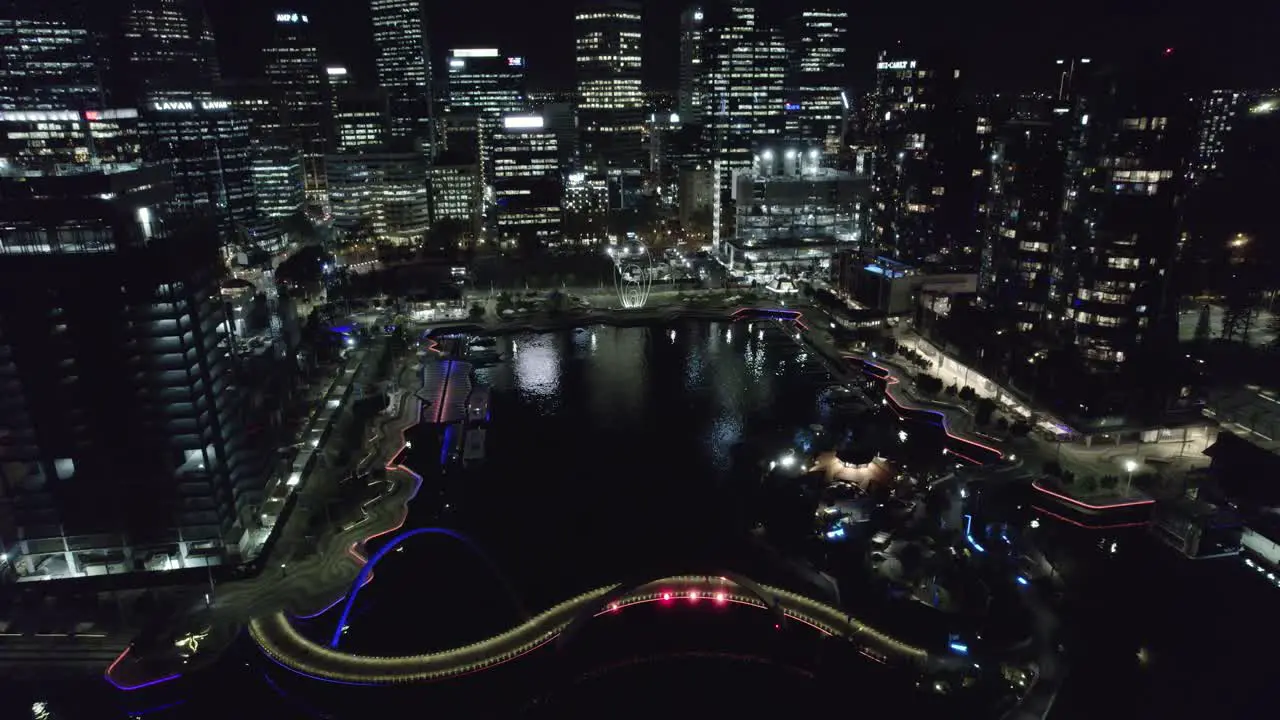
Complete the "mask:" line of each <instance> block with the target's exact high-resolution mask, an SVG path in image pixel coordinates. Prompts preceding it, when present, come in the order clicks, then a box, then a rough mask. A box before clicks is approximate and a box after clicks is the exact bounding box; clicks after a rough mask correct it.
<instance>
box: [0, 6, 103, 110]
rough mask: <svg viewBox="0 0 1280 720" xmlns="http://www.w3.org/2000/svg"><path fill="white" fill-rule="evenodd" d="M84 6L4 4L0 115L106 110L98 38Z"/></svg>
mask: <svg viewBox="0 0 1280 720" xmlns="http://www.w3.org/2000/svg"><path fill="white" fill-rule="evenodd" d="M84 10H85V8H84V6H83V5H78V4H73V3H66V2H60V3H52V2H48V1H47V0H8V1H7V2H5V3H4V4H3V5H0V47H2V48H4V51H3V52H2V53H0V110H87V109H94V108H102V107H106V106H107V100H106V98H104V97H103V88H102V83H101V77H100V75H99V70H100V68H99V63H98V57H99V56H100V55H101V48H100V43H99V42H98V37H97V35H96V34H95V33H94V32H92V28H91V25H90V21H89V18H88V17H86V13H85V12H84Z"/></svg>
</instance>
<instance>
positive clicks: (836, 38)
mask: <svg viewBox="0 0 1280 720" xmlns="http://www.w3.org/2000/svg"><path fill="white" fill-rule="evenodd" d="M787 34H788V38H787V45H788V48H787V49H788V52H789V54H790V57H789V68H788V70H789V72H788V76H787V137H788V138H808V139H812V140H815V141H817V142H819V143H822V144H823V146H824V150H826V151H827V152H831V153H836V152H839V151H840V145H841V140H842V139H843V138H844V135H845V130H846V122H845V117H846V115H847V108H846V105H847V103H848V93H847V92H846V91H845V83H846V82H847V77H848V55H849V38H848V35H849V13H848V11H846V10H835V9H830V10H804V11H801V12H800V13H798V14H796V15H794V16H793V17H792V18H791V20H790V22H789V24H788V26H787Z"/></svg>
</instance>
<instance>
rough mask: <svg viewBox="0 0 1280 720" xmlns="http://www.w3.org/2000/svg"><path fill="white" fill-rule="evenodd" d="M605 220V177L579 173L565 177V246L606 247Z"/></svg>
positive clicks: (606, 192)
mask: <svg viewBox="0 0 1280 720" xmlns="http://www.w3.org/2000/svg"><path fill="white" fill-rule="evenodd" d="M608 216H609V179H608V177H606V176H604V175H588V174H586V173H584V172H580V171H574V172H570V173H567V174H566V175H565V183H564V216H563V219H562V221H561V226H562V228H563V233H564V241H565V243H566V244H574V245H579V246H582V247H588V246H592V245H601V244H603V243H605V241H606V239H607V237H608V231H609V223H608Z"/></svg>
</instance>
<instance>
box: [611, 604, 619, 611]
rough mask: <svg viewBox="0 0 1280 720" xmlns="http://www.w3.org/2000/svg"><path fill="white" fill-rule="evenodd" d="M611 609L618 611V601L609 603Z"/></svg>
mask: <svg viewBox="0 0 1280 720" xmlns="http://www.w3.org/2000/svg"><path fill="white" fill-rule="evenodd" d="M609 609H610V610H614V611H616V610H617V609H618V603H609Z"/></svg>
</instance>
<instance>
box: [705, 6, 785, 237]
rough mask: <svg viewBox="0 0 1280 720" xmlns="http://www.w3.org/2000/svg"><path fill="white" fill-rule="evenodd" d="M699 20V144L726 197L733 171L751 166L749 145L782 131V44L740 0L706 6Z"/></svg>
mask: <svg viewBox="0 0 1280 720" xmlns="http://www.w3.org/2000/svg"><path fill="white" fill-rule="evenodd" d="M704 22H705V24H704V27H703V38H704V55H703V59H702V60H703V64H704V65H705V66H706V70H705V72H706V85H705V94H704V96H703V111H702V122H703V133H704V143H705V147H706V150H707V152H708V153H709V154H710V157H711V158H712V160H713V161H714V163H715V168H714V169H715V172H716V175H717V177H718V184H719V188H720V190H721V195H729V194H730V193H731V191H732V190H733V188H734V183H733V182H732V178H733V176H734V174H736V173H741V172H747V171H749V170H750V169H751V166H752V162H753V158H754V155H755V149H756V148H757V147H760V146H763V145H767V144H770V143H773V142H776V141H777V140H778V136H780V135H781V134H782V132H783V130H784V112H785V108H786V100H787V98H786V76H787V48H786V45H785V43H784V42H783V37H782V33H781V32H779V31H778V30H777V29H776V28H771V27H767V26H765V25H764V24H763V23H762V22H761V20H760V18H759V13H758V11H757V9H756V7H755V5H754V4H753V3H751V2H748V1H746V0H727V1H726V2H719V3H715V4H712V5H709V6H708V7H706V8H705V9H704ZM724 199H725V198H721V202H722V203H723V200H724ZM716 215H717V218H719V216H720V213H719V212H717V213H716Z"/></svg>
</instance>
